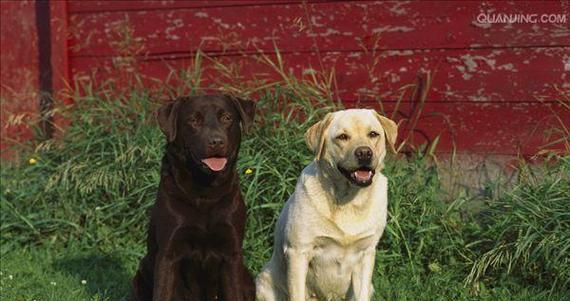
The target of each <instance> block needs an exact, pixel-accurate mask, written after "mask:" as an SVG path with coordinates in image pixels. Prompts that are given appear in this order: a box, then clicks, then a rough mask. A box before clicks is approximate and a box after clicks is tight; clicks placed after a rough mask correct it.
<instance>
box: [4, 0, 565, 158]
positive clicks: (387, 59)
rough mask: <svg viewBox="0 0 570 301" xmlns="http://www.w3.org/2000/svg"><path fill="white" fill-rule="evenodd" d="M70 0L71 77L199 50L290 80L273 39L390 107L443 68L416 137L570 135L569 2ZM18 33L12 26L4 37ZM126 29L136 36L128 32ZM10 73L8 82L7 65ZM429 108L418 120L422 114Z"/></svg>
mask: <svg viewBox="0 0 570 301" xmlns="http://www.w3.org/2000/svg"><path fill="white" fill-rule="evenodd" d="M52 3H59V2H56V1H52ZM60 6H61V3H60ZM64 6H65V15H66V28H65V31H66V33H67V35H68V38H69V40H68V41H67V42H66V43H65V45H66V46H67V49H68V51H69V52H68V53H67V54H66V55H64V56H63V57H64V58H65V59H66V60H67V64H68V66H69V71H70V74H69V75H68V79H73V78H88V77H91V76H95V78H97V79H98V80H105V79H109V78H114V77H117V76H119V74H123V75H124V73H129V72H132V71H136V72H142V73H143V74H146V75H148V76H149V77H153V78H158V79H165V78H166V77H167V76H168V74H169V72H170V71H171V70H172V69H175V70H180V69H182V68H186V67H188V66H190V65H191V64H192V63H193V60H194V57H195V54H196V51H198V49H201V50H203V51H204V52H206V54H207V55H208V56H210V57H212V58H213V59H215V60H218V61H221V62H224V63H227V64H230V65H233V66H238V67H239V69H240V74H241V75H243V76H244V77H243V78H239V79H238V81H242V80H243V81H246V80H248V79H252V78H267V77H274V78H278V76H277V74H276V73H275V72H273V71H272V70H271V68H269V67H268V66H267V65H266V64H263V63H260V62H258V61H257V60H256V58H259V57H260V55H259V53H260V52H261V51H263V53H264V54H266V55H269V56H270V57H272V58H273V59H275V55H274V52H275V46H277V47H278V48H279V49H280V54H281V57H282V59H283V62H284V67H285V68H284V69H285V70H286V71H287V72H289V71H291V72H294V73H295V74H297V75H298V76H303V75H304V76H307V75H310V74H311V72H313V70H316V71H317V72H327V71H329V70H333V69H334V71H335V75H336V89H335V93H336V96H338V97H340V98H341V99H343V101H344V102H345V103H346V104H347V105H348V106H367V107H368V106H372V107H376V108H378V102H379V101H381V102H382V104H383V107H384V109H385V110H386V111H387V113H388V114H392V113H393V112H392V111H394V107H395V104H396V101H397V100H398V97H399V95H400V93H401V92H400V90H399V89H400V88H401V87H403V86H405V85H408V84H412V83H415V82H417V81H418V79H419V80H420V82H422V83H423V84H424V89H425V88H426V87H425V78H426V74H428V73H429V74H431V76H432V82H431V86H430V87H429V90H428V91H427V98H426V103H425V105H423V106H418V104H417V103H412V102H409V101H406V102H405V103H404V104H402V106H400V107H399V110H398V112H396V115H397V116H396V119H398V120H402V119H403V125H404V127H407V128H408V129H409V128H412V127H413V128H414V129H415V130H416V134H415V142H416V143H422V142H424V141H425V140H427V141H431V140H433V139H434V138H435V137H437V136H438V135H439V136H441V137H440V143H439V147H440V148H439V150H440V151H443V152H447V151H451V150H453V148H454V147H456V148H457V150H459V151H462V152H463V151H467V152H475V153H493V154H517V153H521V152H522V153H524V154H534V153H536V152H537V150H539V149H541V148H543V147H544V146H545V145H547V144H548V142H549V141H553V140H555V139H558V138H560V136H557V135H554V136H552V135H549V133H551V132H552V131H551V129H552V128H553V127H556V128H560V127H561V125H560V123H564V124H565V125H566V126H568V125H569V124H570V110H569V104H568V97H569V95H568V94H570V92H569V91H570V78H569V77H570V29H569V27H570V15H569V14H568V13H569V12H570V4H569V3H568V2H567V1H551V2H539V1H528V2H527V1H519V2H488V1H485V2H483V1H481V2H480V1H454V2H452V1H423V2H381V1H308V2H300V1H136V2H135V1H67V2H66V3H65V5H64ZM2 7H3V13H2V14H3V15H4V5H3V6H2ZM481 13H488V14H492V13H507V14H523V15H524V14H538V15H539V16H540V15H543V14H548V15H551V14H557V15H564V14H566V15H565V22H561V23H540V22H538V23H517V24H482V23H479V22H478V21H477V16H478V15H479V14H481ZM3 22H4V21H3ZM3 24H4V23H3ZM4 31H5V30H4V26H3V29H2V37H3V38H4V35H5V34H4ZM125 33H128V34H127V35H126V36H127V37H130V42H129V43H120V41H121V40H125ZM56 44H57V43H56ZM57 45H60V46H61V45H62V44H61V41H60V43H59V44H57ZM2 47H3V48H2V51H3V52H4V46H2ZM125 58H129V59H134V63H133V61H129V60H127V59H125ZM3 63H4V58H3ZM209 67H210V68H209V69H207V70H206V76H207V77H210V80H209V82H215V77H216V76H219V75H218V74H217V73H216V72H215V71H214V70H213V67H212V66H209ZM131 69H132V70H131ZM2 76H3V79H2V81H3V82H2V83H3V85H4V69H2ZM563 94H566V95H563ZM564 97H566V98H564ZM2 110H3V111H4V108H3V109H2ZM419 112H421V114H420V115H419V116H420V118H419V120H418V121H417V125H415V126H414V125H413V124H415V122H413V121H410V120H409V119H410V116H416V117H417V116H418V113H419ZM411 118H412V119H414V118H415V117H411ZM560 147H561V144H559V145H558V148H560Z"/></svg>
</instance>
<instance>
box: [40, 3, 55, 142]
mask: <svg viewBox="0 0 570 301" xmlns="http://www.w3.org/2000/svg"><path fill="white" fill-rule="evenodd" d="M36 27H37V32H38V55H39V60H38V62H39V68H38V71H39V88H40V89H39V95H40V103H39V105H40V117H41V120H40V129H41V135H42V137H41V138H42V139H50V138H51V137H53V131H54V126H53V71H52V65H51V23H50V8H49V1H47V0H38V1H36Z"/></svg>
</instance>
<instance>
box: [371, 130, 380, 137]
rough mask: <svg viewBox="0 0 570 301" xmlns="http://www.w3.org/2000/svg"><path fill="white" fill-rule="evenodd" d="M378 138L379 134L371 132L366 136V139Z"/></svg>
mask: <svg viewBox="0 0 570 301" xmlns="http://www.w3.org/2000/svg"><path fill="white" fill-rule="evenodd" d="M378 136H380V134H378V133H377V132H375V131H372V132H370V133H369V134H368V137H370V138H376V137H378Z"/></svg>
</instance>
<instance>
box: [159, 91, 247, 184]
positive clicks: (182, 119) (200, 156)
mask: <svg viewBox="0 0 570 301" xmlns="http://www.w3.org/2000/svg"><path fill="white" fill-rule="evenodd" d="M254 113H255V103H254V102H252V101H250V100H245V99H241V98H237V97H233V96H226V95H205V96H194V97H181V98H178V99H176V100H174V101H173V102H171V103H168V104H166V105H164V106H162V107H161V108H160V109H159V110H158V112H157V119H158V124H159V125H160V129H161V130H162V132H163V133H164V135H165V136H166V138H167V141H168V144H169V147H173V148H175V149H176V151H177V153H178V154H181V155H182V156H184V157H185V158H184V159H185V160H186V163H187V164H188V165H189V166H192V167H197V168H199V169H200V170H202V171H204V172H206V173H210V174H212V173H217V172H222V171H224V170H227V169H228V168H231V167H232V166H233V165H234V163H235V161H236V158H237V153H238V151H239V145H240V142H241V131H242V130H244V131H247V129H248V128H249V126H250V125H251V123H252V122H253V117H254Z"/></svg>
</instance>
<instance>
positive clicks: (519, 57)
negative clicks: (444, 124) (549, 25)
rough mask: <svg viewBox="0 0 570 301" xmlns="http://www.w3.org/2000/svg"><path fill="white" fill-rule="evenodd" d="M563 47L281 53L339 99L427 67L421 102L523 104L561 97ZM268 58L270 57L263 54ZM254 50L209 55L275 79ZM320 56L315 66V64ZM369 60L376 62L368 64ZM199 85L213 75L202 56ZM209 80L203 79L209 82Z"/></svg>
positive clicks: (169, 61) (145, 62) (77, 65)
mask: <svg viewBox="0 0 570 301" xmlns="http://www.w3.org/2000/svg"><path fill="white" fill-rule="evenodd" d="M568 53H570V48H568V47H567V48H560V47H558V48H516V49H479V50H463V49H449V50H435V51H430V50H424V51H409V50H407V51H384V52H381V53H379V54H378V55H377V56H375V55H373V54H372V53H365V52H363V51H360V52H330V53H321V55H320V56H319V55H317V54H315V53H287V54H282V58H283V62H284V71H285V72H286V73H288V72H292V73H293V74H295V75H296V76H297V77H305V78H308V77H310V74H311V73H314V72H319V71H321V70H322V69H321V66H322V67H323V68H324V70H326V71H329V70H331V69H333V68H334V70H335V74H336V84H337V87H338V90H336V92H337V95H339V96H340V98H342V99H344V100H346V101H357V100H363V101H366V100H373V99H381V100H384V101H394V100H396V99H398V97H399V95H400V92H399V91H398V90H399V89H400V88H401V87H402V86H404V85H407V84H411V83H414V82H415V80H416V77H417V75H418V73H419V74H424V73H426V72H431V73H432V74H433V82H432V86H431V89H430V92H429V94H428V98H427V101H438V102H529V101H537V98H540V99H541V100H543V101H546V102H554V101H556V98H557V97H559V96H560V92H559V91H557V90H556V89H555V87H558V89H561V90H562V89H566V90H567V89H569V88H570V79H569V78H568V77H569V76H570V75H569V73H568V71H565V68H567V67H566V65H565V64H568V60H569V59H570V58H569V57H568ZM270 57H271V58H272V59H273V61H274V62H276V58H275V56H274V55H270ZM256 59H259V56H250V57H238V56H221V57H217V58H216V60H217V61H219V62H221V63H223V64H226V65H228V66H236V67H239V68H237V69H238V70H241V72H239V74H241V77H240V76H238V75H234V76H233V77H235V78H230V79H229V80H236V81H238V82H240V81H243V80H246V79H252V78H258V79H271V80H279V79H280V78H279V76H278V74H277V73H276V72H275V70H274V69H273V68H271V67H269V66H268V64H266V63H260V62H258V61H257V60H256ZM191 61H192V59H191V58H188V57H178V56H173V57H169V56H162V57H160V58H157V57H149V58H146V59H141V61H139V62H138V63H136V64H134V65H136V67H137V68H138V69H136V70H137V71H140V72H142V73H143V74H146V75H149V76H152V77H155V78H158V79H164V78H166V77H167V75H168V74H169V73H170V72H171V70H172V69H174V70H180V69H183V68H185V67H186V66H188V65H189V64H191ZM121 62H122V63H124V61H122V60H120V59H117V58H115V59H114V60H112V59H111V58H108V57H90V58H89V57H76V58H72V60H71V65H72V66H73V71H72V72H73V73H74V74H86V73H90V72H91V71H92V70H93V71H94V70H96V71H97V72H96V74H97V75H98V76H99V77H100V78H101V79H103V78H112V77H113V75H114V74H115V73H117V70H121V68H122V69H125V67H118V66H119V65H120V64H119V63H121ZM321 62H322V65H321ZM374 62H376V65H374ZM204 68H205V70H204V75H205V77H206V81H205V82H206V83H211V82H212V79H216V78H218V77H219V72H216V71H215V70H212V68H213V67H212V64H208V63H207V60H206V63H205V65H204ZM208 79H210V80H208Z"/></svg>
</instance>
